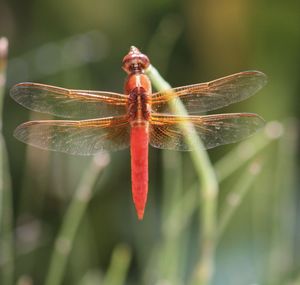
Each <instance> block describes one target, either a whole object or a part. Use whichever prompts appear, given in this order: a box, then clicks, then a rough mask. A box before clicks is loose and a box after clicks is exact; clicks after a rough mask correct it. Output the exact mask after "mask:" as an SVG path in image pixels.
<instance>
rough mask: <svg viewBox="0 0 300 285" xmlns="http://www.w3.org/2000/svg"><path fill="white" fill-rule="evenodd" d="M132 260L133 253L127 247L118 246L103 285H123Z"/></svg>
mask: <svg viewBox="0 0 300 285" xmlns="http://www.w3.org/2000/svg"><path fill="white" fill-rule="evenodd" d="M130 260H131V251H130V249H129V247H128V246H127V245H118V246H117V247H116V248H115V249H114V251H113V253H112V257H111V262H110V266H109V268H108V270H107V272H106V275H105V276H104V279H103V281H102V282H101V285H122V284H124V282H125V279H126V275H127V271H128V268H129V264H130Z"/></svg>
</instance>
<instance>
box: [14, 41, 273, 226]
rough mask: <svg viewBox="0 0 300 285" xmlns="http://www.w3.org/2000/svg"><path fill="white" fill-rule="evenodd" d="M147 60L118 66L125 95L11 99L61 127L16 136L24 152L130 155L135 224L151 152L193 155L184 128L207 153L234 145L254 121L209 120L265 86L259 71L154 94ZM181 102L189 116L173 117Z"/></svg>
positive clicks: (37, 90)
mask: <svg viewBox="0 0 300 285" xmlns="http://www.w3.org/2000/svg"><path fill="white" fill-rule="evenodd" d="M149 66H150V61H149V58H148V57H147V56H146V55H145V54H143V53H141V52H140V50H139V49H138V48H136V47H134V46H132V47H131V48H130V50H129V52H128V54H127V55H126V56H125V57H124V59H123V64H122V68H123V69H124V70H125V72H126V73H127V79H126V81H125V86H124V93H114V92H106V91H90V90H75V89H66V88H60V87H55V86H49V85H45V84H39V83H30V82H25V83H19V84H17V85H15V86H14V87H13V88H12V89H11V91H10V95H11V97H12V98H13V99H14V100H15V101H16V102H18V103H19V104H21V105H22V106H24V107H26V108H28V109H30V110H33V111H38V112H43V113H48V114H51V115H54V116H59V117H63V118H66V120H38V121H29V122H25V123H23V124H21V125H19V126H18V127H17V128H16V130H15V132H14V136H15V137H16V138H17V139H19V140H20V141H22V142H24V143H27V144H29V145H32V146H35V147H38V148H41V149H46V150H52V151H59V152H64V153H68V154H72V155H94V154H97V153H99V152H102V151H115V150H121V149H124V148H128V147H130V153H131V181H132V198H133V202H134V205H135V209H136V213H137V216H138V219H139V220H142V219H143V216H144V211H145V207H146V202H147V195H148V180H149V179H148V152H149V150H148V149H149V144H150V145H151V146H153V147H156V148H160V149H169V150H178V151H188V150H191V149H190V146H189V144H188V143H187V141H186V139H185V135H184V132H183V131H182V123H184V122H189V123H191V124H192V125H193V129H194V131H195V132H196V134H197V135H198V136H199V137H200V139H201V141H202V142H203V145H204V147H205V148H207V149H210V148H213V147H216V146H219V145H224V144H229V143H234V142H238V141H240V140H242V139H245V138H247V137H249V136H250V135H252V134H254V133H255V132H256V131H257V130H259V129H260V128H261V127H262V126H263V125H264V120H263V119H262V118H261V117H260V116H259V115H257V114H252V113H225V114H212V115H206V112H208V111H212V110H216V109H219V108H221V107H224V106H227V105H230V104H232V103H236V102H239V101H242V100H244V99H246V98H248V97H250V96H251V95H253V94H254V93H256V92H257V91H258V90H260V89H261V88H262V87H263V86H264V85H265V84H266V82H267V78H266V75H265V74H264V73H262V72H259V71H245V72H240V73H236V74H233V75H229V76H226V77H223V78H219V79H216V80H213V81H210V82H206V83H198V84H193V85H188V86H182V87H177V88H172V89H170V90H164V91H159V92H155V93H152V87H151V82H150V79H149V77H148V76H147V75H146V73H145V70H147V68H148V67H149ZM173 99H180V101H181V102H182V104H183V105H184V107H185V109H186V111H187V113H188V115H184V116H181V115H176V114H173V113H172V110H171V109H170V104H169V103H170V102H171V101H172V100H173Z"/></svg>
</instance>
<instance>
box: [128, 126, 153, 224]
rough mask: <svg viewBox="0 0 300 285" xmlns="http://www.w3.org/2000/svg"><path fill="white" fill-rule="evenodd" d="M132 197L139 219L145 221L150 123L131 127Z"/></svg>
mask: <svg viewBox="0 0 300 285" xmlns="http://www.w3.org/2000/svg"><path fill="white" fill-rule="evenodd" d="M130 141H131V142H130V143H131V144H130V151H131V182H132V197H133V202H134V205H135V208H136V212H137V215H138V218H139V219H140V220H142V219H143V216H144V210H145V206H146V202H147V194H148V142H149V132H148V122H141V123H136V124H133V125H132V126H131V134H130Z"/></svg>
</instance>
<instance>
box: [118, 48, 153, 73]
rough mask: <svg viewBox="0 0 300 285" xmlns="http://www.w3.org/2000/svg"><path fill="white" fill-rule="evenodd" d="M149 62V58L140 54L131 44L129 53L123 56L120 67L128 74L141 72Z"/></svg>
mask: <svg viewBox="0 0 300 285" xmlns="http://www.w3.org/2000/svg"><path fill="white" fill-rule="evenodd" d="M149 64H150V61H149V58H148V57H147V56H146V55H144V54H142V53H141V52H140V50H139V49H138V48H136V47H134V46H131V47H130V50H129V53H128V54H127V55H126V56H125V57H124V58H123V65H122V68H123V69H124V70H125V71H126V72H127V73H129V74H130V73H136V72H143V71H144V70H145V69H146V68H147V67H148V66H149Z"/></svg>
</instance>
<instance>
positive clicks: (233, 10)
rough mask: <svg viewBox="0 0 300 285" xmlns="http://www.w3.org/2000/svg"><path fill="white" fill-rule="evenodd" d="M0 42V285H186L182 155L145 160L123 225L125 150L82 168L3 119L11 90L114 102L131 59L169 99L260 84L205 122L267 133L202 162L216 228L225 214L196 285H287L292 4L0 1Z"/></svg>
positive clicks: (191, 201) (191, 232)
mask: <svg viewBox="0 0 300 285" xmlns="http://www.w3.org/2000/svg"><path fill="white" fill-rule="evenodd" d="M0 36H5V37H7V38H8V40H9V57H8V69H7V82H6V87H5V90H4V95H3V96H5V97H4V109H3V123H2V125H3V135H4V140H5V142H6V146H7V155H8V157H6V152H5V151H2V155H1V158H2V166H1V169H0V170H1V177H0V183H1V190H0V212H1V213H2V214H1V215H0V220H1V224H0V226H1V232H0V239H1V245H0V246H1V247H0V280H1V281H0V284H3V285H9V284H22V285H23V284H26V285H27V284H28V285H29V284H47V285H55V284H89V285H93V284H110V285H114V284H116V285H117V284H159V285H168V284H172V285H173V284H189V282H190V281H191V279H192V276H193V272H194V269H195V264H196V263H197V260H198V258H199V252H201V224H200V223H199V215H198V213H199V209H201V207H202V205H201V200H200V199H199V198H198V196H197V190H196V188H197V187H196V188H195V185H197V184H198V182H197V181H198V179H197V176H196V173H195V170H194V167H193V163H192V161H191V158H190V154H189V153H179V152H171V151H162V150H157V149H153V148H151V149H150V161H149V176H150V183H149V197H148V205H147V208H146V212H145V217H144V220H143V221H142V222H138V220H137V217H136V214H135V211H134V206H133V203H132V201H131V192H130V191H131V189H130V187H131V183H130V156H129V151H128V150H125V151H120V152H116V153H111V154H110V156H100V157H98V158H97V161H96V162H95V161H93V160H92V158H89V157H73V156H69V155H65V154H60V153H52V152H47V151H42V150H39V149H35V148H32V147H27V146H26V145H24V144H22V143H20V142H19V141H17V140H16V139H14V137H13V136H12V133H13V130H14V128H15V127H16V126H17V125H18V124H20V123H21V122H24V121H26V120H28V119H37V118H39V119H41V118H49V116H46V115H44V114H38V113H33V112H30V111H28V110H26V109H24V108H22V107H21V106H19V105H18V104H16V103H15V102H14V101H13V100H12V99H11V98H10V97H9V96H8V94H9V89H10V88H11V86H12V85H14V84H15V83H18V82H24V81H33V82H41V83H46V84H51V85H57V86H62V87H67V88H74V89H91V90H108V91H115V92H122V89H123V84H124V78H125V73H124V72H123V71H122V70H121V61H122V58H123V56H124V55H125V54H126V53H127V52H128V49H129V47H130V46H131V45H135V46H137V47H139V48H140V49H141V50H142V51H143V52H144V53H146V54H147V55H148V56H149V58H150V60H151V62H152V64H153V65H154V66H155V67H156V68H157V69H158V70H159V71H160V72H161V74H162V75H163V76H164V78H165V79H166V80H168V82H169V83H170V84H171V85H172V86H174V87H175V86H180V85H187V84H192V83H198V82H205V81H208V80H212V79H216V78H218V77H222V76H225V75H229V74H232V73H236V72H239V71H244V70H260V71H263V72H264V73H266V74H267V76H268V85H267V86H266V87H265V88H264V89H263V90H262V91H260V92H259V93H258V94H257V95H256V96H253V97H252V98H250V99H249V100H247V101H245V102H241V103H238V104H235V105H233V106H230V107H227V108H226V109H224V110H221V111H220V112H254V113H258V114H260V115H261V116H262V117H264V119H265V120H266V121H267V122H271V123H268V124H267V125H266V129H265V130H262V131H261V132H259V133H258V134H256V135H255V136H254V137H252V138H251V139H249V140H247V141H246V142H244V143H241V144H235V145H230V146H224V147H219V148H216V149H214V150H210V151H209V155H210V158H211V160H212V162H213V164H214V165H215V168H216V171H217V174H218V177H219V180H220V193H219V197H218V220H219V221H222V219H224V216H226V215H227V214H228V212H230V211H232V214H229V216H230V218H229V219H228V221H227V222H226V221H225V225H226V227H225V228H224V231H222V235H221V236H220V237H219V238H218V241H217V248H216V254H215V255H214V264H215V270H214V274H213V278H212V280H211V283H210V284H214V285H255V284H268V285H277V284H278V285H282V284H289V285H292V284H294V285H296V284H300V270H299V268H300V247H299V235H300V224H299V222H298V221H297V218H296V217H297V215H298V213H299V209H298V208H299V195H298V193H297V190H298V188H299V181H298V175H297V174H298V162H299V160H298V122H297V120H298V116H299V115H298V114H299V113H298V108H299V107H300V103H299V102H300V100H299V95H300V80H299V78H300V52H299V51H300V2H299V1H279V0H274V1H267V0H262V1H258V0H254V1H250V0H248V1H247V0H244V1H241V0H240V1H238V0H229V1H211V0H199V1H196V0H188V1H179V0H177V1H170V0H160V1H158V0H153V1H136V0H128V1H121V0H112V1H101V0H98V1H95V0H87V1H76V0H73V1H71V0H66V1H57V0H44V1H32V0H29V1H17V0H0ZM3 148H4V146H3ZM7 160H8V162H9V166H8V163H6V162H7ZM87 173H90V175H89V176H88V174H87ZM10 181H11V188H10ZM78 188H79V189H78ZM78 192H79V195H77V196H76V194H75V193H78ZM82 192H83V196H82V195H81V196H80V193H82ZM86 192H87V193H86ZM85 195H86V196H85ZM90 196H91V197H90ZM76 197H77V198H76ZM89 197H90V201H89ZM10 198H11V199H10ZM226 213H227V214H226ZM226 217H227V216H226ZM72 223H73V224H72ZM220 223H221V222H220ZM74 224H75V225H74ZM77 225H78V230H76V227H77ZM61 229H63V230H64V231H65V232H63V233H61ZM58 236H60V237H61V238H59V239H58V240H57V238H58ZM66 237H68V238H70V237H73V238H74V241H73V240H70V239H68V238H66ZM55 240H56V242H55ZM55 244H56V246H55ZM53 252H56V253H54V254H53ZM65 263H66V264H65ZM64 264H65V265H66V266H65V267H64ZM51 276H52V277H51ZM53 276H54V277H53ZM60 279H62V283H60ZM46 280H47V283H45V282H46ZM199 284H200V283H199ZM205 284H208V283H205Z"/></svg>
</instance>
